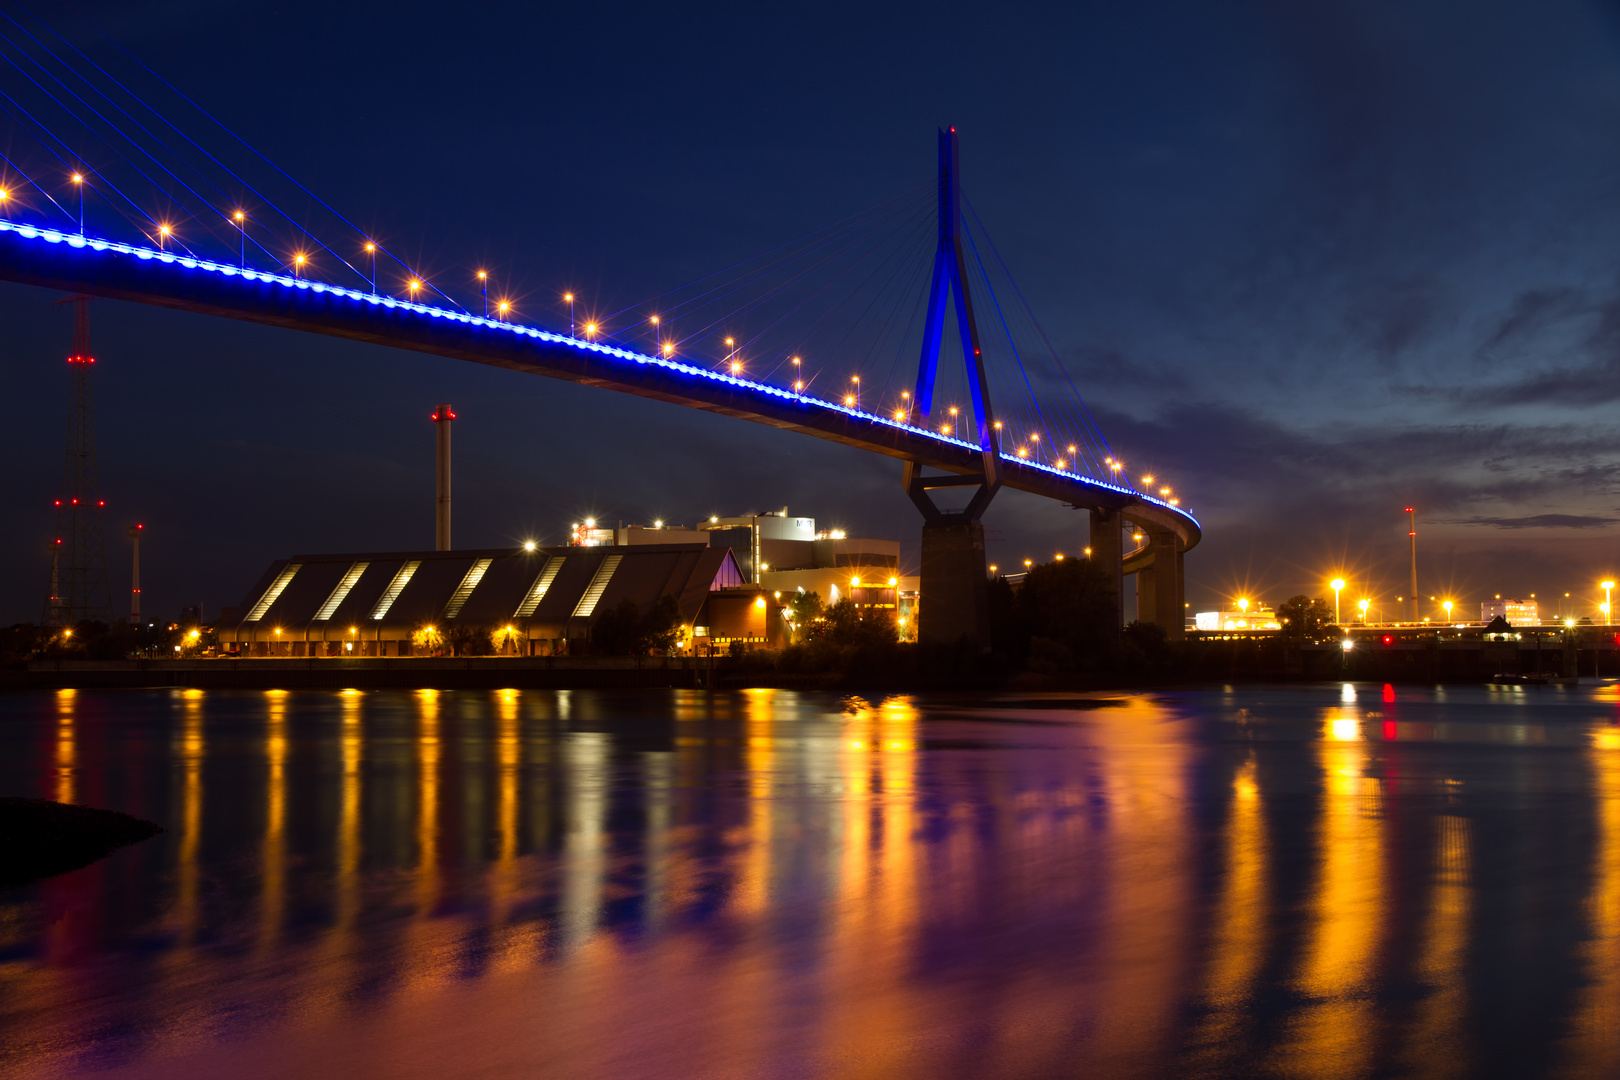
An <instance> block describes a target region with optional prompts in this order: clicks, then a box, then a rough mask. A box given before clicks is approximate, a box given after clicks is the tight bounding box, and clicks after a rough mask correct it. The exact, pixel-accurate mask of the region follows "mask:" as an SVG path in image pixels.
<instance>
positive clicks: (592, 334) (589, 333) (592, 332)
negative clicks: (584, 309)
mask: <svg viewBox="0 0 1620 1080" xmlns="http://www.w3.org/2000/svg"><path fill="white" fill-rule="evenodd" d="M585 336H586V337H587V338H590V339H591V340H592V341H594V340H596V324H595V323H593V322H588V323H586V324H585Z"/></svg>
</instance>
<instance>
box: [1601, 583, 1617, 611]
mask: <svg viewBox="0 0 1620 1080" xmlns="http://www.w3.org/2000/svg"><path fill="white" fill-rule="evenodd" d="M1598 588H1600V589H1602V590H1603V614H1604V615H1605V616H1607V615H1608V614H1609V601H1610V600H1612V599H1613V597H1611V596H1610V595H1609V593H1610V592H1612V591H1613V590H1614V582H1612V581H1602V582H1599V583H1598Z"/></svg>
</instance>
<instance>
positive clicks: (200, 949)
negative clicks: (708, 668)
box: [0, 686, 1620, 1077]
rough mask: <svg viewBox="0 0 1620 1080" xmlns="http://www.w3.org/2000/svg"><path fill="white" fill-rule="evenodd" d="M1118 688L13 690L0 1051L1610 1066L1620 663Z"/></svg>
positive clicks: (271, 1058)
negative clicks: (1530, 684) (82, 824)
mask: <svg viewBox="0 0 1620 1080" xmlns="http://www.w3.org/2000/svg"><path fill="white" fill-rule="evenodd" d="M1105 701H1106V703H1105V704H1103V705H1101V706H1100V707H1085V708H1071V707H1057V708H1053V707H1050V706H1051V705H1052V704H1053V703H1052V702H1050V701H1046V702H1036V701H1033V700H1003V701H1002V702H1001V703H999V704H996V703H987V702H984V701H962V700H948V699H940V700H929V699H911V698H890V699H873V700H863V699H839V698H833V697H827V696H816V695H799V694H793V693H787V692H772V691H755V692H744V693H738V694H734V695H719V696H717V697H714V698H712V699H711V698H710V697H708V696H706V695H703V694H691V693H681V692H672V693H669V694H646V693H640V694H610V693H586V692H579V691H575V692H538V691H493V692H455V693H433V692H418V693H405V692H399V693H395V692H375V693H354V692H350V693H315V692H308V693H303V692H301V693H293V694H288V693H276V692H272V693H246V692H235V693H218V692H208V693H204V692H200V691H172V692H170V691H153V692H141V693H94V692H80V693H77V694H73V693H61V694H13V695H9V696H6V697H3V698H0V793H4V794H27V795H43V796H48V797H56V798H63V799H72V800H76V801H80V802H84V803H88V804H91V805H98V806H106V807H112V808H116V809H122V810H127V811H129V812H131V813H135V814H138V815H141V816H144V817H148V818H152V819H153V820H156V821H158V822H160V823H161V824H163V825H164V826H165V827H166V828H167V830H168V831H167V833H165V834H164V835H163V836H162V837H160V838H158V839H157V840H154V841H152V842H149V843H147V844H144V845H141V846H139V847H136V848H132V849H128V850H126V851H124V852H121V853H119V854H117V855H115V856H113V857H112V858H110V859H108V860H105V861H103V862H101V863H98V864H96V865H94V866H91V867H88V868H86V869H84V870H80V871H76V872H74V873H72V874H69V875H64V876H62V877H60V878H56V879H53V880H51V881H48V882H44V883H41V884H38V885H35V886H32V887H29V888H27V889H20V890H12V891H11V892H8V893H3V894H0V988H3V992H0V1073H4V1074H6V1075H19V1076H32V1075H39V1076H44V1075H56V1076H59V1075H74V1074H77V1073H82V1072H91V1071H96V1072H98V1074H99V1071H100V1070H107V1069H112V1070H114V1074H115V1075H132V1076H160V1075H161V1076H188V1075H195V1076H211V1075H221V1074H229V1075H232V1076H260V1075H262V1076H286V1075H291V1074H293V1073H297V1072H303V1073H313V1074H332V1073H339V1072H342V1073H348V1074H353V1075H357V1076H384V1075H386V1076H412V1075H422V1076H428V1075H432V1076H454V1075H462V1074H471V1073H476V1072H479V1070H485V1073H483V1074H487V1075H506V1074H510V1075H536V1074H541V1073H544V1074H545V1075H560V1076H575V1075H577V1076H647V1075H676V1076H773V1075H783V1076H790V1075H791V1076H800V1075H816V1076H821V1075H885V1076H930V1077H937V1076H946V1077H955V1076H961V1077H979V1076H1029V1075H1049V1074H1054V1073H1064V1074H1071V1073H1073V1072H1082V1073H1089V1074H1092V1075H1146V1076H1172V1075H1174V1076H1180V1075H1212V1076H1223V1075H1229V1076H1247V1075H1254V1074H1256V1073H1258V1072H1275V1073H1278V1074H1280V1075H1311V1076H1333V1075H1342V1076H1359V1075H1369V1074H1379V1075H1435V1076H1440V1075H1515V1076H1524V1075H1537V1074H1540V1073H1543V1072H1548V1071H1551V1070H1564V1071H1569V1072H1572V1073H1575V1074H1581V1075H1613V1074H1614V1072H1615V1067H1616V1066H1617V1065H1620V1017H1617V1010H1620V726H1617V719H1620V699H1617V695H1616V693H1615V690H1614V689H1613V687H1612V686H1609V687H1605V688H1603V689H1592V688H1582V689H1578V690H1574V691H1560V690H1555V689H1551V688H1523V689H1517V690H1511V691H1509V690H1504V691H1487V690H1484V689H1477V688H1476V689H1451V690H1443V691H1432V690H1423V691H1406V690H1402V691H1399V692H1396V691H1387V692H1386V691H1384V690H1382V689H1381V688H1379V687H1377V686H1347V687H1343V688H1340V687H1331V688H1310V689H1302V688H1260V689H1241V690H1237V691H1232V692H1228V691H1224V690H1219V689H1217V690H1212V691H1207V692H1178V693H1169V694H1155V695H1112V696H1107V697H1106V698H1105ZM1038 705H1039V706H1042V707H1037V706H1038Z"/></svg>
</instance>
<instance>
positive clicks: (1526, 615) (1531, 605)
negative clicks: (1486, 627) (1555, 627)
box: [1479, 596, 1541, 626]
mask: <svg viewBox="0 0 1620 1080" xmlns="http://www.w3.org/2000/svg"><path fill="white" fill-rule="evenodd" d="M1498 615H1500V616H1502V618H1504V619H1506V620H1507V621H1508V622H1509V623H1511V624H1512V625H1514V626H1540V625H1541V614H1540V612H1539V611H1538V610H1537V608H1536V599H1535V597H1531V598H1530V599H1528V600H1504V599H1502V598H1501V597H1500V596H1498V597H1497V598H1496V599H1495V600H1487V601H1485V602H1484V603H1483V604H1481V605H1479V621H1480V622H1482V623H1488V622H1490V621H1491V620H1492V619H1494V618H1496V617H1497V616H1498Z"/></svg>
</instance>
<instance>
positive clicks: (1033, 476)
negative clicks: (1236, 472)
mask: <svg viewBox="0 0 1620 1080" xmlns="http://www.w3.org/2000/svg"><path fill="white" fill-rule="evenodd" d="M0 280H8V281H14V282H19V283H22V284H27V285H37V286H41V287H43V288H49V289H61V290H65V291H69V292H83V293H89V294H91V295H94V296H103V297H107V298H110V299H115V300H128V301H131V302H134V303H139V304H148V305H153V306H158V307H166V308H174V309H177V310H181V311H190V312H195V313H198V314H204V315H214V316H219V317H223V318H230V319H239V320H244V321H248V322H255V323H262V324H265V325H269V326H279V327H283V328H286V329H290V330H298V331H303V332H306V333H311V332H312V333H319V334H325V335H328V336H332V337H340V338H347V339H349V340H352V341H364V342H369V343H371V344H374V345H384V346H388V347H391V348H398V349H409V350H412V351H415V352H423V353H431V354H433V355H436V356H444V357H450V358H453V359H458V360H468V361H472V362H474V363H479V364H489V365H492V366H495V367H504V368H509V369H511V370H513V371H522V372H526V373H530V374H536V375H545V376H548V377H550V378H555V379H565V380H568V381H569V382H575V383H581V384H584V385H587V386H598V387H602V388H603V389H608V390H616V391H618V392H620V393H627V394H635V395H637V396H639V397H645V398H652V399H655V400H658V401H667V402H670V403H673V404H677V405H684V406H686V407H688V408H695V409H703V410H705V411H707V412H713V413H718V414H720V415H723V416H731V417H736V418H737V419H741V420H748V421H751V422H754V423H758V424H766V425H769V426H771V427H776V428H781V429H782V430H785V431H794V432H798V433H800V434H804V435H811V436H814V437H816V438H818V439H825V440H828V441H830V442H837V443H843V444H844V445H846V446H854V447H858V448H860V449H862V450H869V451H872V452H874V453H878V454H884V455H887V456H889V457H893V458H897V459H901V460H907V461H916V462H919V463H921V464H922V465H924V466H926V467H928V468H933V469H938V470H940V471H942V472H947V473H956V474H961V475H969V474H974V473H978V472H980V456H979V451H978V450H977V449H976V448H972V447H967V446H962V445H959V444H956V443H953V442H949V441H946V440H944V439H940V438H935V437H931V436H930V435H928V434H926V433H924V432H921V431H918V430H916V429H910V428H906V427H902V426H898V425H890V424H885V423H879V422H874V421H872V420H868V419H863V418H862V417H860V416H853V415H850V414H849V413H847V412H844V411H841V410H839V409H836V408H828V407H826V405H825V404H822V403H818V402H815V401H813V400H811V399H807V398H803V397H800V396H797V395H794V394H791V393H781V394H776V393H770V392H765V391H762V390H760V389H759V388H758V387H757V386H754V385H751V384H739V383H738V382H736V381H734V380H729V379H723V378H705V377H702V376H700V375H694V374H692V373H689V372H685V371H678V370H673V369H670V368H666V367H661V366H659V365H658V364H656V363H638V362H637V361H635V360H633V359H626V358H623V357H618V356H613V355H611V354H610V353H607V352H605V351H601V350H596V349H592V348H591V347H589V346H588V345H586V344H583V343H570V342H566V341H547V340H542V339H537V338H533V337H527V336H520V335H518V334H515V333H512V332H510V331H508V330H504V329H500V328H496V327H489V326H483V325H478V324H469V323H464V322H459V321H457V320H455V319H451V318H440V317H432V316H429V315H426V314H423V313H422V312H421V311H418V310H415V309H413V308H410V307H406V306H403V305H401V306H398V307H393V308H389V307H384V306H382V305H380V304H371V303H365V302H357V301H356V300H355V299H354V298H353V297H352V296H346V295H342V294H338V293H335V292H332V291H326V292H318V291H316V290H315V289H313V288H288V287H287V286H286V285H284V284H280V283H277V282H275V281H266V280H259V281H248V280H244V279H243V278H241V277H227V276H225V275H224V274H221V273H218V272H209V271H199V270H197V269H193V268H187V267H185V266H182V265H180V264H179V263H165V262H162V261H160V260H158V259H155V258H140V257H137V256H135V255H132V254H128V253H124V252H117V251H92V250H91V249H89V248H87V247H74V246H70V245H69V244H67V243H52V244H44V243H38V242H30V241H27V240H22V239H19V238H18V237H17V236H16V235H14V234H12V233H10V232H0ZM1003 469H1004V484H1005V486H1007V487H1011V488H1016V489H1017V490H1020V491H1027V492H1030V493H1031V494H1035V495H1041V496H1044V497H1046V498H1049V499H1056V500H1058V501H1060V502H1064V503H1067V504H1070V505H1072V506H1076V507H1080V508H1101V509H1111V510H1118V511H1120V512H1121V513H1122V514H1123V515H1124V516H1125V517H1126V518H1127V519H1129V520H1131V521H1135V522H1138V523H1140V524H1143V525H1155V526H1158V527H1160V528H1165V529H1169V530H1171V531H1173V532H1174V533H1175V534H1176V535H1177V537H1178V539H1179V540H1180V541H1181V543H1182V545H1183V547H1184V549H1185V548H1191V547H1192V546H1193V545H1195V544H1196V543H1197V542H1198V539H1199V529H1198V525H1197V523H1196V522H1195V521H1193V520H1192V519H1191V518H1190V517H1188V516H1187V515H1184V514H1181V513H1178V512H1176V511H1174V510H1172V509H1171V508H1169V507H1165V506H1159V505H1155V504H1153V503H1149V502H1144V501H1142V500H1140V499H1139V498H1137V497H1136V496H1134V495H1132V494H1130V493H1126V492H1121V491H1117V490H1114V489H1112V488H1110V487H1108V486H1106V485H1102V484H1098V483H1096V482H1094V481H1089V480H1086V479H1085V478H1080V477H1074V476H1072V475H1059V474H1054V473H1051V472H1048V471H1046V470H1044V469H1041V468H1037V467H1034V466H1031V465H1028V464H1026V463H1023V462H1020V461H1018V460H1017V459H1009V458H1003Z"/></svg>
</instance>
